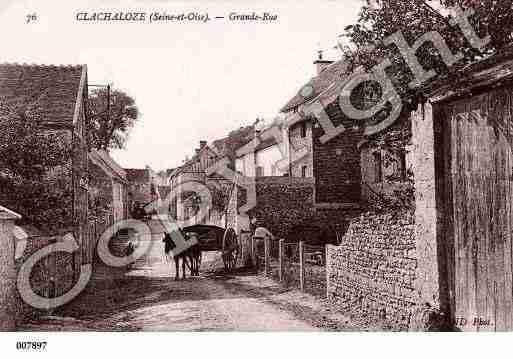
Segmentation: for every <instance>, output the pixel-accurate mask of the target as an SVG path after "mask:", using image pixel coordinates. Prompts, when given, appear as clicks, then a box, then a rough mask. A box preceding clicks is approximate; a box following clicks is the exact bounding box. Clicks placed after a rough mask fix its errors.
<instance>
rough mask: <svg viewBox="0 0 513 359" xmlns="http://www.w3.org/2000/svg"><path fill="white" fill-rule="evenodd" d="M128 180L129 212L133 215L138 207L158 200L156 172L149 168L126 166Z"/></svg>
mask: <svg viewBox="0 0 513 359" xmlns="http://www.w3.org/2000/svg"><path fill="white" fill-rule="evenodd" d="M124 171H125V173H126V179H127V181H128V189H127V198H128V200H127V202H128V206H127V207H128V214H129V215H130V216H133V214H134V210H135V209H136V208H137V207H143V206H146V205H147V204H150V203H152V202H155V201H158V192H157V182H156V174H155V172H154V171H153V170H152V169H151V168H149V167H146V168H125V169H124Z"/></svg>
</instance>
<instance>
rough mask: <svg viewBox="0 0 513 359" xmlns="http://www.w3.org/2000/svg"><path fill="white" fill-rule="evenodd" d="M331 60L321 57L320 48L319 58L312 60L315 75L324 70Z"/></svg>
mask: <svg viewBox="0 0 513 359" xmlns="http://www.w3.org/2000/svg"><path fill="white" fill-rule="evenodd" d="M332 63H333V61H327V60H323V59H322V50H319V58H318V59H317V60H315V61H314V65H315V66H316V67H317V75H319V74H320V73H321V72H323V71H324V70H326V68H327V67H328V66H329V65H331V64H332Z"/></svg>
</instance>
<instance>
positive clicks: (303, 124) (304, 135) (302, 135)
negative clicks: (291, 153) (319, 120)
mask: <svg viewBox="0 0 513 359" xmlns="http://www.w3.org/2000/svg"><path fill="white" fill-rule="evenodd" d="M301 137H302V138H305V137H306V122H303V123H302V124H301Z"/></svg>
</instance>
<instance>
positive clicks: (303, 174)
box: [301, 166, 308, 178]
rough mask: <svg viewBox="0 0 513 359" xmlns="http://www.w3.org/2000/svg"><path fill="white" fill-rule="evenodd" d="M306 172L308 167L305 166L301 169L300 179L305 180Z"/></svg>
mask: <svg viewBox="0 0 513 359" xmlns="http://www.w3.org/2000/svg"><path fill="white" fill-rule="evenodd" d="M307 171H308V167H307V166H303V167H301V177H303V178H306V175H307Z"/></svg>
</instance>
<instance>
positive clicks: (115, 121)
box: [87, 88, 139, 150]
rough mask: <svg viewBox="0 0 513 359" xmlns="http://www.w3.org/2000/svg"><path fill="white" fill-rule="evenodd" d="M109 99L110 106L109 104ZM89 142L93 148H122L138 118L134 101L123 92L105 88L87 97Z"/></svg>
mask: <svg viewBox="0 0 513 359" xmlns="http://www.w3.org/2000/svg"><path fill="white" fill-rule="evenodd" d="M109 99H110V106H109V105H108V104H109ZM87 117H88V122H89V140H90V145H91V147H93V148H96V149H99V150H108V149H111V148H119V149H121V148H124V147H125V144H126V141H127V139H128V135H129V133H130V130H131V129H132V127H133V126H134V125H135V122H136V121H137V119H138V117H139V110H138V108H137V106H136V104H135V100H134V99H133V98H131V97H130V96H128V95H127V94H126V93H124V92H123V91H119V90H114V91H111V92H110V94H109V90H108V89H107V88H101V89H96V90H94V91H93V92H92V93H91V95H90V96H89V114H88V116H87Z"/></svg>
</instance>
